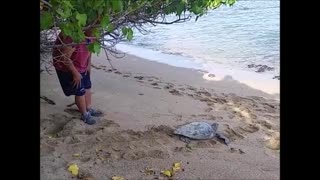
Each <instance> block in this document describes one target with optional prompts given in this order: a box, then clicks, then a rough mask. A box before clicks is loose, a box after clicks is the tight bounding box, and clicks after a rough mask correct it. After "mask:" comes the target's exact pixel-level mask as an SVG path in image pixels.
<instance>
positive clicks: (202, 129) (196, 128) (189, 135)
mask: <svg viewBox="0 0 320 180" xmlns="http://www.w3.org/2000/svg"><path fill="white" fill-rule="evenodd" d="M218 126H219V125H218V124H217V123H213V124H209V123H207V122H192V123H189V124H186V125H183V126H180V127H179V128H177V129H176V130H175V131H174V132H173V133H174V134H175V135H178V136H180V140H182V141H184V142H186V143H189V142H190V139H194V140H207V139H212V138H214V137H216V138H218V139H219V140H222V141H223V142H224V143H225V144H226V145H228V144H229V142H230V141H229V139H228V138H226V137H225V136H224V135H223V134H222V133H220V132H218V131H217V130H218Z"/></svg>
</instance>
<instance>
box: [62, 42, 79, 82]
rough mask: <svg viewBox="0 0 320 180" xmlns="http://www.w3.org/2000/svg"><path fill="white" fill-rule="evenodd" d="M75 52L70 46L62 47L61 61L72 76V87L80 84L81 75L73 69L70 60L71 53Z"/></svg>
mask: <svg viewBox="0 0 320 180" xmlns="http://www.w3.org/2000/svg"><path fill="white" fill-rule="evenodd" d="M74 51H75V48H72V47H70V46H67V47H63V48H62V50H61V52H62V55H63V56H62V61H64V63H65V65H66V66H67V67H68V69H69V71H70V72H71V73H72V76H73V85H74V86H76V87H78V86H79V85H80V82H81V74H80V73H79V72H78V70H77V69H76V68H75V67H74V65H73V62H72V60H71V59H70V58H71V56H72V54H73V52H74Z"/></svg>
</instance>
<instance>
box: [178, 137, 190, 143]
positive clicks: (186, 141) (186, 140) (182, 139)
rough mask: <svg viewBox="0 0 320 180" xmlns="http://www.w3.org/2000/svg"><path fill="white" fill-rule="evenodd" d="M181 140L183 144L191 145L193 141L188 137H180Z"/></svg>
mask: <svg viewBox="0 0 320 180" xmlns="http://www.w3.org/2000/svg"><path fill="white" fill-rule="evenodd" d="M179 139H180V140H181V141H182V142H185V143H187V144H189V143H190V142H191V139H190V138H188V137H185V136H180V137H179Z"/></svg>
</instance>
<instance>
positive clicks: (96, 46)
mask: <svg viewBox="0 0 320 180" xmlns="http://www.w3.org/2000/svg"><path fill="white" fill-rule="evenodd" d="M88 50H89V51H90V52H93V53H97V54H99V53H100V51H101V47H100V44H99V43H98V42H94V43H92V44H90V45H89V46H88Z"/></svg>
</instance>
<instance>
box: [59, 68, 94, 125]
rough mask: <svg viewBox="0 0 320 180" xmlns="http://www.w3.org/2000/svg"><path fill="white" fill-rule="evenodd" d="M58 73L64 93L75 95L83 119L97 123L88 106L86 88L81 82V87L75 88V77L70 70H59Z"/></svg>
mask: <svg viewBox="0 0 320 180" xmlns="http://www.w3.org/2000/svg"><path fill="white" fill-rule="evenodd" d="M57 75H58V78H59V81H60V84H61V87H62V90H63V93H64V94H65V95H66V96H71V95H75V103H76V105H77V107H78V108H79V111H80V112H81V119H82V120H83V121H84V122H85V123H87V124H90V125H91V124H95V123H96V121H95V120H94V119H93V118H92V117H91V115H90V113H89V112H88V111H87V108H86V99H85V92H86V91H85V88H84V87H83V85H82V84H83V83H82V82H81V85H80V87H78V88H75V87H74V86H73V84H72V81H73V77H72V74H71V73H69V72H61V71H57Z"/></svg>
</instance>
